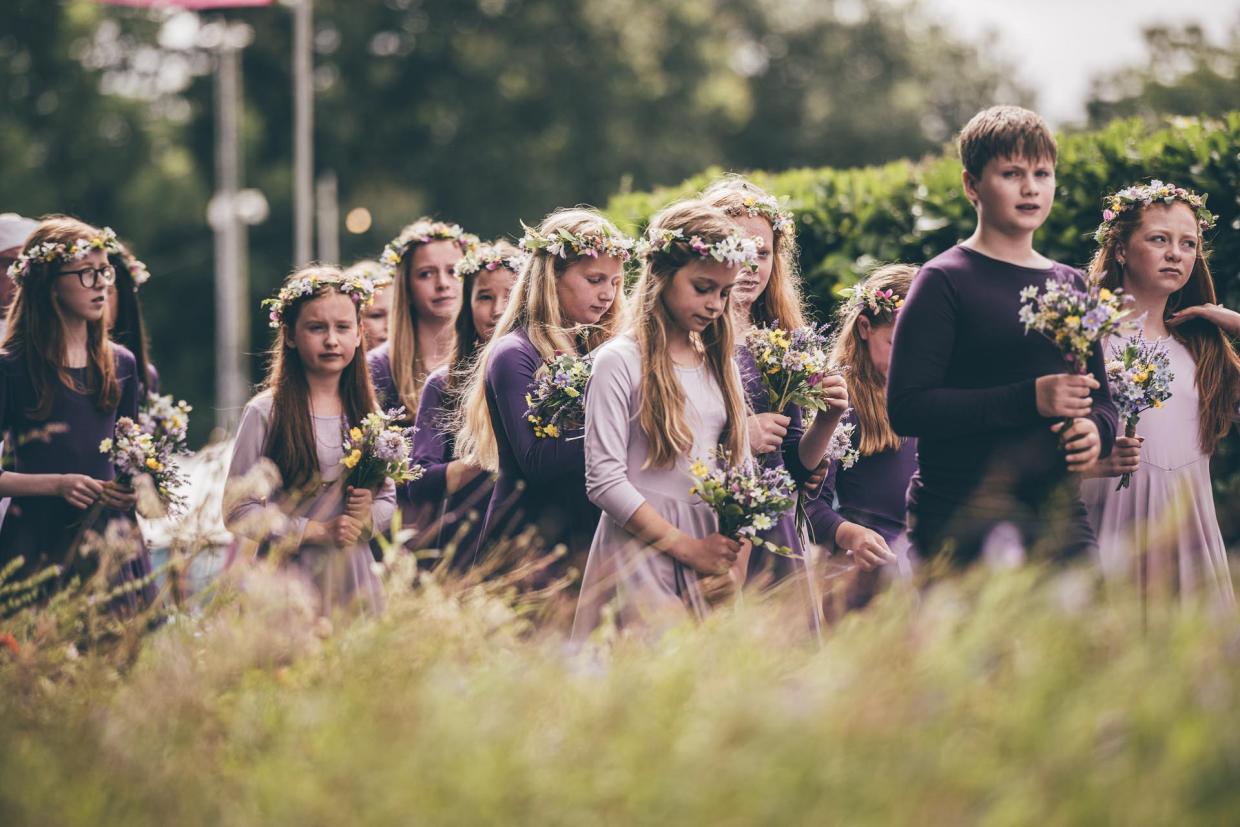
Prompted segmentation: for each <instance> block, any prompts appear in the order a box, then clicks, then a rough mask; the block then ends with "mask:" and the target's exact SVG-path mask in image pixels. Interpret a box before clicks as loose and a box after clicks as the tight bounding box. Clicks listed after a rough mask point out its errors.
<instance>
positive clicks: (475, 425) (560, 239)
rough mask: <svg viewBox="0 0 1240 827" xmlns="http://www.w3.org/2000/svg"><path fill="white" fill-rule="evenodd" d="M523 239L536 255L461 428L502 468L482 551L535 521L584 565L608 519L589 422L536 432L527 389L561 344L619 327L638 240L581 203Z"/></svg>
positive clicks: (547, 544) (488, 465) (581, 349)
mask: <svg viewBox="0 0 1240 827" xmlns="http://www.w3.org/2000/svg"><path fill="white" fill-rule="evenodd" d="M521 247H522V249H524V250H525V251H526V252H528V253H530V254H531V259H530V262H529V264H528V265H526V266H525V268H524V269H523V270H522V271H521V274H520V277H519V278H518V280H517V283H516V286H515V287H514V288H513V295H512V301H511V302H510V303H509V305H508V309H507V310H506V311H505V312H504V315H503V317H502V318H501V319H500V321H499V324H498V325H497V326H496V329H495V333H494V335H493V336H492V338H491V341H490V342H488V343H487V345H486V346H485V347H484V348H483V350H482V353H481V355H480V356H479V357H478V362H477V365H476V366H475V368H474V372H473V374H472V375H471V377H470V380H469V383H468V384H467V385H466V387H465V390H464V396H463V402H462V410H463V411H464V417H465V418H464V421H463V426H462V428H461V430H460V431H459V432H458V434H457V444H456V453H457V456H458V457H459V458H460V459H462V460H464V461H466V462H467V463H469V464H471V465H474V466H477V467H480V468H482V469H484V470H486V471H495V472H498V474H499V476H498V478H497V479H496V481H495V489H494V490H493V491H492V493H491V501H490V503H489V504H488V505H487V511H486V516H485V517H484V519H483V527H482V534H481V537H480V539H479V544H478V551H477V552H475V559H478V558H479V557H480V556H482V555H484V554H487V553H489V552H490V551H491V550H492V549H494V550H495V551H497V552H499V553H501V554H503V553H504V552H506V551H508V550H509V549H508V548H506V544H504V543H501V542H500V541H501V540H505V539H508V538H512V537H514V536H515V535H517V534H518V533H520V532H522V531H524V530H525V529H526V528H527V527H532V528H533V530H534V533H535V540H534V544H535V547H536V550H537V549H538V547H541V549H542V550H545V551H551V550H553V549H554V548H555V547H556V546H563V547H564V550H565V552H566V556H565V558H564V561H563V562H562V563H561V564H560V565H559V566H557V567H555V569H556V570H557V571H559V572H562V573H563V572H566V571H567V569H568V568H570V567H571V568H574V569H575V570H577V571H580V569H579V567H580V565H581V564H582V562H583V561H584V556H585V553H586V551H587V550H588V549H589V546H590V538H591V537H592V536H593V533H594V529H595V527H596V526H597V525H598V509H597V508H595V507H594V506H593V505H592V504H591V503H590V501H589V500H588V499H587V498H586V483H585V448H584V445H583V443H582V439H581V437H582V433H583V429H582V428H580V427H576V428H572V429H565V430H562V431H561V432H560V433H559V434H558V435H557V436H543V437H540V436H536V435H535V433H534V428H533V426H532V425H531V423H530V422H529V421H528V419H527V416H526V411H527V409H528V407H529V403H528V402H527V401H526V395H527V394H528V393H529V392H530V390H531V388H532V386H533V385H534V383H535V380H536V379H537V377H538V375H539V373H540V371H543V370H544V365H545V364H546V363H547V362H548V361H550V360H551V359H553V358H554V357H555V356H556V355H557V354H567V353H582V354H584V353H589V352H590V351H592V350H594V349H595V348H596V347H598V346H599V345H601V344H602V343H603V342H605V341H607V340H608V339H610V338H611V337H612V335H613V334H614V332H615V330H616V326H617V324H618V321H619V319H620V312H621V309H622V306H621V302H622V287H623V284H624V265H625V263H626V262H627V261H628V260H629V257H630V256H631V251H632V248H633V241H632V239H630V238H627V237H625V236H623V235H621V233H620V232H619V231H618V230H617V229H616V228H615V226H614V225H613V224H612V223H611V222H610V221H608V220H607V219H606V218H604V217H603V216H602V215H601V214H599V213H597V212H595V211H594V210H591V209H586V208H574V209H565V210H557V211H556V212H554V213H552V214H551V215H549V216H547V217H546V218H545V219H543V221H542V223H541V224H540V225H539V226H538V229H537V230H528V231H527V232H526V235H525V238H523V239H522V240H521ZM512 562H514V563H516V562H520V561H516V560H514V561H512Z"/></svg>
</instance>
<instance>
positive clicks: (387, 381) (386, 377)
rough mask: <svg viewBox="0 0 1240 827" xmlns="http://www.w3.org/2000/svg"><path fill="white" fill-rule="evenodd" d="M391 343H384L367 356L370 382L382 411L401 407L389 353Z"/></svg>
mask: <svg viewBox="0 0 1240 827" xmlns="http://www.w3.org/2000/svg"><path fill="white" fill-rule="evenodd" d="M389 344H390V342H384V343H383V344H381V345H379V346H378V347H377V348H375V349H374V350H371V351H369V352H368V353H367V354H366V367H367V368H368V369H369V370H370V382H371V384H372V385H374V386H375V399H376V400H378V402H379V408H380V410H384V411H388V410H391V409H392V408H399V407H401V402H400V394H398V393H397V392H396V380H395V379H394V378H393V376H392V357H391V355H390V353H389V351H388V345H389Z"/></svg>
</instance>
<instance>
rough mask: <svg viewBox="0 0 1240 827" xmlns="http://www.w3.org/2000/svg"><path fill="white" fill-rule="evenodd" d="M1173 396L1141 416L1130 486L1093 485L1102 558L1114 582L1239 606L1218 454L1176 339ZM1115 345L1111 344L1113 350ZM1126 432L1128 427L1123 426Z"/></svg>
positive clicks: (1088, 501)
mask: <svg viewBox="0 0 1240 827" xmlns="http://www.w3.org/2000/svg"><path fill="white" fill-rule="evenodd" d="M1162 341H1165V342H1166V343H1167V351H1168V353H1169V354H1170V357H1171V371H1172V373H1174V374H1175V378H1174V379H1173V380H1172V382H1171V394H1172V395H1171V398H1170V399H1168V400H1167V401H1166V402H1164V403H1163V406H1162V407H1161V408H1154V409H1151V410H1148V411H1145V412H1144V413H1142V414H1141V420H1140V422H1139V423H1138V424H1137V434H1138V436H1141V437H1144V438H1145V442H1144V443H1142V445H1141V467H1140V468H1138V469H1137V471H1136V472H1135V473H1134V474H1133V475H1132V482H1131V484H1130V485H1129V487H1127V488H1125V489H1123V490H1120V491H1116V490H1115V486H1116V484H1117V483H1118V482H1119V478H1118V477H1103V478H1100V479H1090V480H1085V482H1084V483H1083V484H1082V486H1081V495H1082V498H1083V499H1084V501H1085V506H1086V508H1088V510H1089V517H1090V521H1091V522H1092V523H1093V526H1094V529H1095V531H1096V532H1097V534H1098V558H1099V563H1100V564H1101V567H1102V571H1103V573H1104V575H1106V576H1107V577H1108V578H1110V579H1115V580H1122V581H1128V582H1131V583H1135V584H1137V586H1138V587H1139V588H1140V589H1141V592H1142V594H1143V595H1144V596H1146V597H1167V596H1177V595H1178V596H1180V597H1181V598H1188V597H1190V596H1196V597H1201V596H1205V597H1210V596H1213V597H1214V598H1216V599H1217V600H1218V601H1219V602H1220V603H1221V604H1223V605H1226V606H1234V605H1235V595H1234V593H1233V590H1232V583H1231V576H1230V574H1229V572H1228V568H1227V551H1226V548H1225V547H1224V545H1223V536H1222V533H1221V532H1220V531H1219V525H1218V517H1217V516H1216V515H1215V511H1214V495H1213V493H1212V491H1211V485H1210V456H1209V454H1206V453H1203V452H1202V450H1201V445H1200V444H1199V441H1198V436H1199V428H1198V402H1199V397H1198V394H1197V384H1196V380H1195V375H1196V363H1195V362H1194V361H1193V355H1192V353H1191V352H1190V351H1189V350H1188V348H1187V347H1185V346H1184V345H1183V344H1182V343H1181V342H1179V341H1177V340H1176V339H1175V338H1174V337H1172V338H1169V339H1164V340H1162ZM1110 348H1111V343H1110V342H1108V343H1107V349H1106V351H1107V353H1110ZM1120 428H1121V432H1122V428H1123V423H1122V422H1121V424H1120Z"/></svg>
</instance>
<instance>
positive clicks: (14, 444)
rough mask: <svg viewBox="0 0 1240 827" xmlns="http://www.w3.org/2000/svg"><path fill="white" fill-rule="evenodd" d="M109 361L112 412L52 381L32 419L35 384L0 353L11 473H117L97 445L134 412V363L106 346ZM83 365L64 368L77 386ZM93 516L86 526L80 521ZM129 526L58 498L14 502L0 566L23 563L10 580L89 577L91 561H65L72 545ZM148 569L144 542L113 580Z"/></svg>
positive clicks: (2, 534)
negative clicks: (56, 569) (116, 393)
mask: <svg viewBox="0 0 1240 827" xmlns="http://www.w3.org/2000/svg"><path fill="white" fill-rule="evenodd" d="M111 348H112V358H113V360H114V364H115V365H116V378H117V381H118V382H119V383H120V389H121V398H120V402H119V403H118V404H117V406H116V407H115V408H113V409H111V410H106V411H101V410H99V409H98V408H97V407H96V406H95V395H94V393H93V392H92V393H79V392H78V391H76V390H72V389H70V388H67V387H65V386H64V385H63V384H61V383H59V382H58V383H56V385H55V390H54V397H53V402H52V411H51V414H50V415H49V416H48V417H47V418H46V419H42V420H35V419H32V418H31V416H30V410H31V409H32V408H33V407H34V405H35V401H36V397H35V389H34V384H33V382H32V381H31V378H30V374H29V372H28V371H27V369H26V363H25V359H24V358H23V355H22V354H21V353H16V352H15V353H4V354H2V355H0V417H2V418H3V419H2V421H0V429H2V430H3V431H4V432H6V433H7V434H8V436H7V437H6V439H5V446H6V447H11V449H12V451H13V466H12V470H13V471H16V472H18V473H23V474H85V475H87V476H89V477H93V478H94V479H97V480H105V481H107V480H112V479H115V478H116V471H115V469H114V468H113V467H112V464H111V463H110V462H109V461H108V457H107V455H106V454H104V453H102V452H100V450H99V443H100V442H101V441H103V440H104V439H108V438H110V437H111V436H112V435H113V433H114V432H115V430H116V420H117V419H118V418H120V417H123V416H128V417H130V418H136V417H137V415H138V381H137V363H136V361H135V360H134V356H133V354H132V353H130V352H129V350H127V349H126V348H124V347H122V346H120V345H117V344H112V345H111ZM90 370H91V369H90V368H69V369H68V371H69V374H70V375H71V376H72V377H73V379H74V380H75V381H76V382H77V383H78V384H79V386H81V387H85V386H87V385H89V384H90V379H91V378H90ZM88 518H90V519H92V523H91V524H90V525H86V524H85V522H84V521H85V520H87V519H88ZM117 519H120V520H126V521H130V522H132V523H133V524H134V525H133V530H134V532H135V536H137V525H136V521H134V517H133V514H131V513H130V514H126V513H123V512H120V511H115V510H112V509H102V510H98V511H96V510H95V509H91V510H87V511H83V510H80V509H77V508H74V507H73V506H72V505H70V504H69V503H68V502H66V501H65V500H64V499H63V498H62V497H14V498H13V500H12V503H11V504H10V506H9V510H8V514H6V515H5V518H4V526H3V528H0V565H3V564H5V563H8V562H9V561H10V560H12V559H13V558H15V557H18V556H22V557H24V558H25V563H24V564H23V565H22V567H21V569H20V570H19V571H18V573H17V575H16V576H17V577H24V576H28V575H31V574H33V573H35V572H37V571H40V570H42V569H44V568H46V567H47V566H49V565H53V564H59V565H66V566H67V571H66V574H65V576H66V578H68V577H72V576H79V575H80V576H83V577H86V576H89V575H90V574H91V573H92V572H93V571H94V570H95V565H96V562H95V559H94V558H85V559H84V558H83V557H81V556H78V555H72V559H68V558H70V556H71V554H70V553H71V547H72V545H73V543H74V540H75V539H76V538H77V537H78V536H79V535H80V534H81V533H82V532H83V531H84V530H86V529H90V530H95V531H102V530H103V528H104V527H105V526H106V525H107V524H108V523H109V522H111V521H112V520H117ZM150 571H151V561H150V556H149V554H148V553H147V551H146V548H145V546H144V545H141V546H139V547H135V557H134V559H133V560H132V561H131V562H130V563H129V564H128V565H126V566H124V567H122V570H121V572H120V575H119V576H120V578H121V580H122V581H131V580H132V579H134V578H136V577H142V576H145V575H147V574H149V573H150ZM153 596H154V587H153V586H151V587H149V588H147V589H146V590H145V592H144V593H143V594H142V595H131V596H129V597H126V598H124V599H123V601H122V603H123V607H124V608H137V607H138V605H139V602H140V601H141V600H147V601H149V600H150V599H151V598H152V597H153Z"/></svg>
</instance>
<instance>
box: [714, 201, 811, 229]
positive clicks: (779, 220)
mask: <svg viewBox="0 0 1240 827" xmlns="http://www.w3.org/2000/svg"><path fill="white" fill-rule="evenodd" d="M724 212H726V213H727V214H728V215H730V216H732V217H733V218H735V217H737V216H740V215H747V216H749V217H750V218H756V217H757V216H762V217H763V218H765V219H766V220H767V221H769V222H771V229H772V230H773V231H774V232H775V234H776V235H779V234H780V233H786V232H791V231H792V229H793V228H794V227H795V226H796V222H795V221H794V219H793V217H792V213H790V212H788V211H787V210H785V209H783V208H781V207H780V206H779V199H777V198H776V197H775V196H773V195H765V196H758V195H746V196H745V199H744V200H743V201H742V202H741V206H739V207H728V208H727V209H726V210H724Z"/></svg>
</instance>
